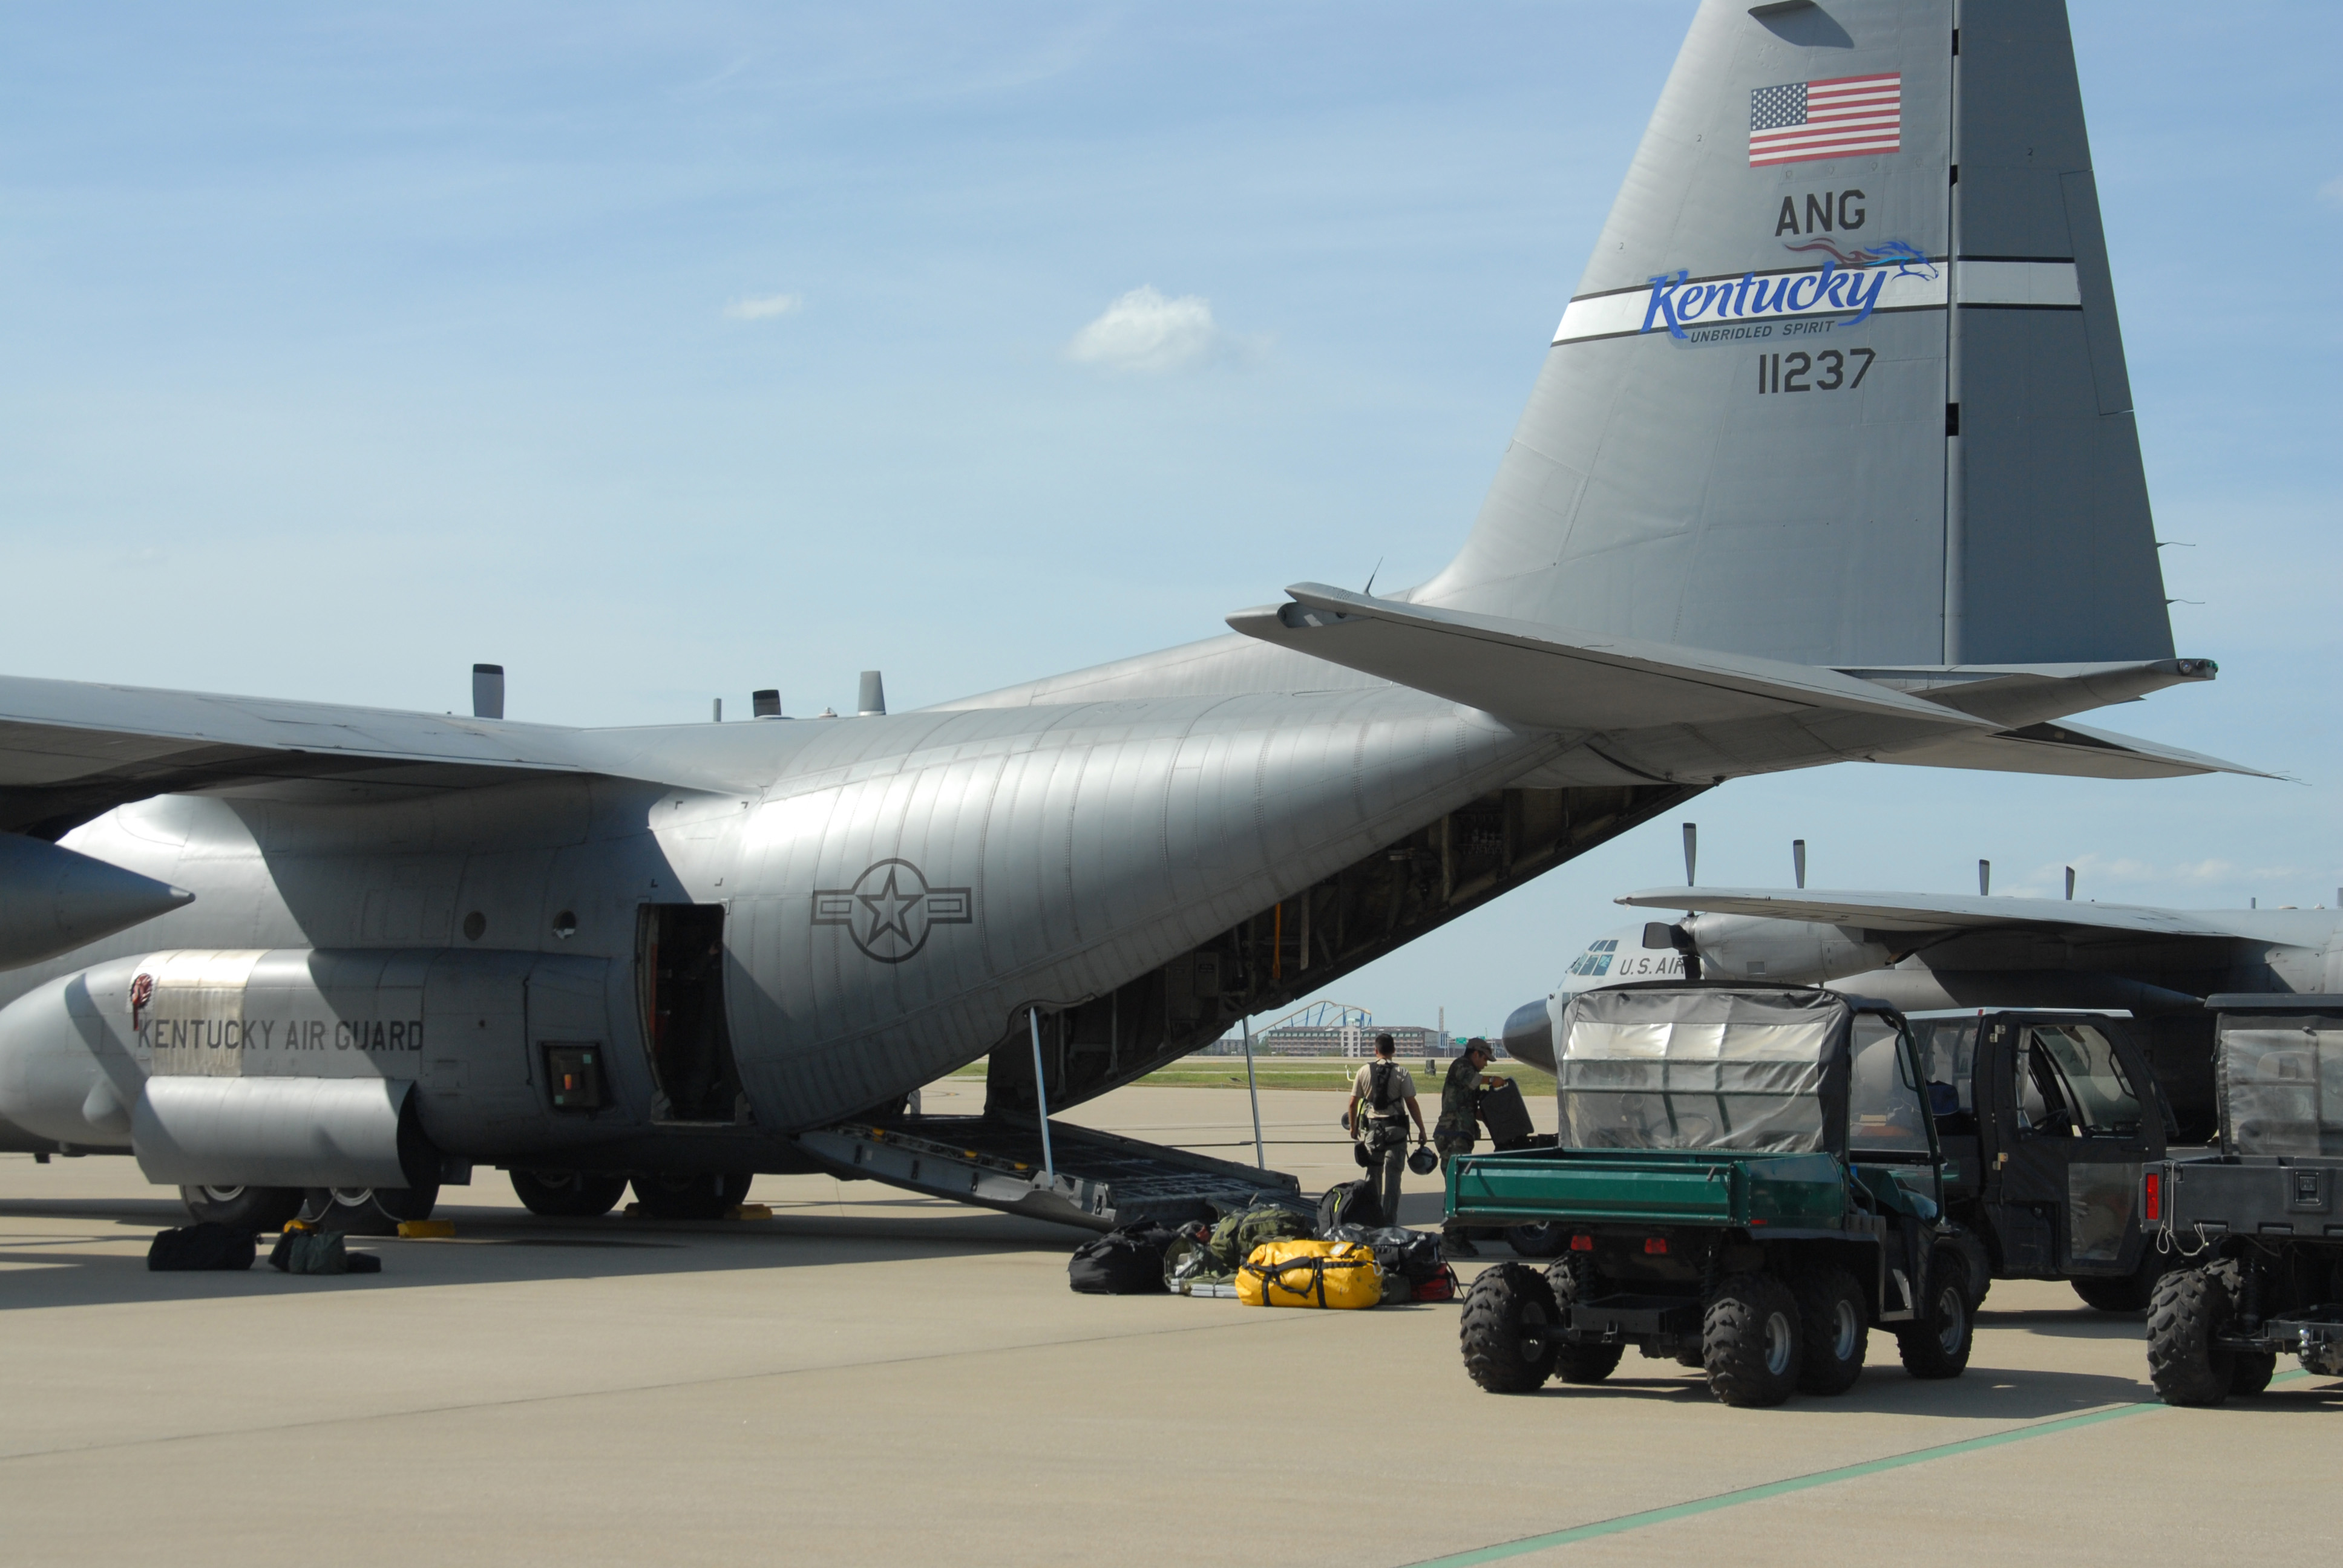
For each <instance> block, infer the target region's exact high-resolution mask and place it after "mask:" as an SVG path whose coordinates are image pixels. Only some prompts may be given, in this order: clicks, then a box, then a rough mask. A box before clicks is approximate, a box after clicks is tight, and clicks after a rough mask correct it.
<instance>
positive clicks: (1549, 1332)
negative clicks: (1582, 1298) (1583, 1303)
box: [1457, 1263, 1562, 1393]
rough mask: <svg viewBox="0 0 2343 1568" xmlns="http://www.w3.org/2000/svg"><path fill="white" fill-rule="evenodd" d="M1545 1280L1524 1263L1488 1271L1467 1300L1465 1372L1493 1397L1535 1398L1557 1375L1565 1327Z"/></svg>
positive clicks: (1462, 1335) (1462, 1329)
mask: <svg viewBox="0 0 2343 1568" xmlns="http://www.w3.org/2000/svg"><path fill="white" fill-rule="evenodd" d="M1561 1321H1562V1320H1561V1313H1560V1312H1559V1311H1558V1309H1557V1308H1556V1307H1555V1305H1554V1292H1553V1290H1552V1289H1551V1288H1550V1287H1548V1286H1547V1284H1546V1282H1545V1276H1544V1275H1543V1274H1540V1273H1539V1272H1538V1271H1536V1270H1534V1269H1532V1268H1530V1267H1528V1266H1527V1265H1525V1264H1522V1263H1499V1264H1497V1265H1496V1266H1495V1267H1494V1268H1491V1269H1484V1270H1483V1271H1482V1272H1481V1277H1480V1278H1479V1279H1477V1280H1475V1281H1473V1289H1472V1291H1471V1292H1470V1293H1468V1294H1467V1295H1466V1296H1465V1298H1464V1311H1463V1316H1462V1320H1461V1322H1460V1323H1459V1325H1458V1328H1457V1338H1458V1341H1459V1342H1460V1343H1461V1345H1462V1348H1463V1352H1464V1372H1465V1374H1466V1375H1467V1376H1469V1377H1470V1378H1471V1379H1472V1380H1473V1382H1476V1383H1478V1384H1479V1385H1480V1386H1481V1388H1482V1389H1483V1391H1485V1392H1489V1393H1531V1392H1535V1391H1536V1390H1538V1389H1540V1388H1542V1387H1544V1385H1545V1380H1546V1379H1547V1378H1549V1377H1551V1376H1553V1375H1554V1352H1555V1350H1556V1348H1557V1346H1558V1344H1559V1341H1558V1340H1557V1338H1556V1337H1555V1333H1554V1330H1555V1328H1556V1326H1557V1325H1558V1324H1559V1323H1560V1322H1561Z"/></svg>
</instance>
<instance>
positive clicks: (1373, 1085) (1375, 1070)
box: [1367, 1057, 1407, 1111]
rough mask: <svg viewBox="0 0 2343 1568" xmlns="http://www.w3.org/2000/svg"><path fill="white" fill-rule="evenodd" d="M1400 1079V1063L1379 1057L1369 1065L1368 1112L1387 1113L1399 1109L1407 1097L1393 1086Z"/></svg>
mask: <svg viewBox="0 0 2343 1568" xmlns="http://www.w3.org/2000/svg"><path fill="white" fill-rule="evenodd" d="M1398 1077H1399V1063H1398V1062H1396V1061H1385V1060H1383V1059H1382V1058H1381V1057H1377V1058H1376V1059H1375V1060H1373V1061H1372V1062H1369V1063H1368V1064H1367V1109H1368V1110H1370V1111H1396V1110H1397V1109H1399V1105H1400V1102H1401V1101H1403V1100H1405V1099H1406V1098H1407V1097H1406V1096H1405V1095H1403V1094H1402V1093H1400V1092H1399V1091H1398V1090H1397V1089H1396V1088H1394V1087H1393V1080H1395V1079H1397V1078H1398Z"/></svg>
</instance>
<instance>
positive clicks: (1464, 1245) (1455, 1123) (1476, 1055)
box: [1432, 1035, 1496, 1258]
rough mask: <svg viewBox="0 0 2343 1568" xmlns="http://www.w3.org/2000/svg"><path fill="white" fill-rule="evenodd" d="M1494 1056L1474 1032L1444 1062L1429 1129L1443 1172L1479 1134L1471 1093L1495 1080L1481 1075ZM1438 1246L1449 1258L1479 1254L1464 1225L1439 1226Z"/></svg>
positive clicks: (1478, 1123)
mask: <svg viewBox="0 0 2343 1568" xmlns="http://www.w3.org/2000/svg"><path fill="white" fill-rule="evenodd" d="M1495 1056H1496V1052H1495V1051H1493V1050H1490V1049H1489V1042H1488V1041H1487V1040H1483V1039H1482V1038H1481V1037H1480V1036H1479V1035H1474V1036H1473V1038H1472V1039H1471V1040H1466V1041H1465V1042H1464V1053H1463V1055H1462V1056H1459V1057H1458V1058H1457V1059H1456V1060H1454V1061H1453V1062H1451V1063H1449V1064H1448V1080H1447V1081H1446V1082H1445V1083H1443V1084H1442V1085H1441V1088H1440V1120H1439V1121H1437V1122H1435V1123H1433V1129H1432V1141H1433V1147H1434V1148H1436V1149H1438V1150H1439V1151H1440V1169H1441V1171H1443V1173H1444V1172H1445V1171H1447V1169H1448V1162H1449V1161H1451V1160H1453V1159H1454V1158H1455V1157H1456V1156H1457V1155H1459V1154H1469V1153H1471V1152H1472V1151H1473V1142H1474V1141H1475V1140H1476V1139H1477V1138H1478V1137H1479V1136H1480V1131H1481V1122H1480V1118H1479V1117H1477V1116H1476V1115H1474V1114H1473V1093H1474V1092H1475V1091H1478V1090H1480V1089H1483V1088H1484V1087H1486V1086H1488V1085H1489V1084H1490V1083H1493V1081H1494V1080H1492V1079H1484V1078H1483V1077H1482V1076H1481V1074H1482V1071H1483V1070H1484V1069H1485V1068H1487V1067H1488V1065H1489V1063H1490V1062H1491V1061H1492V1060H1494V1058H1495ZM1440 1250H1441V1251H1443V1252H1444V1253H1445V1254H1447V1255H1448V1256H1449V1257H1452V1258H1477V1257H1479V1256H1480V1255H1481V1249H1480V1248H1478V1247H1475V1246H1474V1245H1473V1238H1472V1237H1471V1236H1469V1235H1467V1234H1466V1233H1465V1231H1464V1228H1463V1226H1461V1225H1457V1224H1454V1223H1450V1224H1447V1225H1443V1226H1442V1227H1441V1231H1440Z"/></svg>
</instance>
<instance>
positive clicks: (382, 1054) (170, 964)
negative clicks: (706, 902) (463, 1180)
mask: <svg viewBox="0 0 2343 1568" xmlns="http://www.w3.org/2000/svg"><path fill="white" fill-rule="evenodd" d="M607 970H608V964H607V963H606V961H605V960H601V959H598V958H585V957H571V956H568V955H555V954H548V953H527V952H504V951H493V950H492V951H473V952H456V951H449V950H417V951H408V950H341V951H335V950H311V949H280V950H274V951H267V950H176V951H166V952H156V953H146V954H142V955H140V956H137V957H135V958H126V959H116V960H111V961H109V962H106V963H103V964H98V965H96V966H95V967H93V968H90V969H87V970H81V971H80V972H79V973H76V974H71V975H65V976H62V977H60V978H58V979H56V980H51V981H49V982H48V983H47V984H45V985H43V986H41V987H40V988H38V989H37V990H32V991H29V992H27V993H26V994H25V995H24V996H22V997H19V998H18V999H17V1000H15V1001H14V1002H12V1003H10V1004H9V1005H8V1006H7V1007H6V1008H5V1009H0V1118H5V1121H8V1122H11V1123H14V1124H15V1126H16V1127H18V1128H20V1129H23V1130H24V1131H26V1132H28V1133H30V1134H32V1135H33V1136H35V1138H37V1139H42V1140H48V1141H54V1142H55V1144H56V1145H57V1146H59V1147H62V1148H66V1149H116V1150H119V1149H129V1150H131V1151H134V1152H135V1153H136V1155H137V1156H138V1161H139V1165H140V1167H141V1169H142V1170H144V1171H146V1176H147V1179H148V1180H150V1181H160V1182H165V1183H167V1184H177V1185H197V1184H219V1185H234V1184H238V1183H253V1184H256V1185H261V1186H282V1187H341V1186H375V1187H401V1186H412V1185H416V1184H417V1183H419V1182H421V1181H425V1180H436V1179H437V1170H436V1166H437V1160H438V1159H439V1157H440V1156H441V1155H442V1154H445V1155H448V1156H453V1157H456V1158H458V1159H461V1160H467V1161H470V1160H495V1159H498V1158H499V1157H500V1156H503V1155H505V1154H507V1153H508V1152H513V1151H534V1152H542V1151H545V1150H546V1149H547V1148H548V1146H554V1147H558V1146H559V1145H560V1144H562V1143H564V1142H570V1143H585V1142H591V1141H597V1140H603V1141H607V1140H608V1139H609V1138H611V1137H612V1136H613V1135H614V1133H615V1134H623V1133H624V1132H625V1131H629V1130H630V1129H631V1128H632V1127H633V1126H634V1124H635V1123H636V1122H637V1121H639V1119H640V1116H641V1114H643V1113H644V1111H646V1110H647V1108H648V1107H649V1101H650V1096H649V1091H648V1085H647V1084H646V1083H638V1082H636V1081H634V1075H633V1073H632V1072H631V1070H630V1069H629V1068H628V1067H627V1066H623V1065H620V1064H621V1063H623V1062H631V1061H633V1060H637V1059H638V1058H639V1052H631V1051H628V1052H613V1051H610V1050H607V1049H606V1048H607V1045H608V1040H609V1039H610V1035H611V1029H610V1021H611V1019H612V1016H613V1014H612V1010H611V1006H610V998H609V995H608V988H609V985H610V984H611V980H610V978H609V976H608V973H607ZM580 1052H586V1053H589V1055H590V1059H591V1060H592V1062H593V1064H594V1066H593V1070H592V1073H591V1075H590V1076H591V1079H592V1083H591V1090H592V1092H591V1093H589V1094H585V1095H583V1096H581V1095H579V1094H578V1093H576V1092H570V1093H567V1094H565V1095H563V1096H559V1097H557V1096H556V1095H555V1094H554V1093H553V1091H552V1087H551V1081H550V1080H551V1077H552V1074H553V1073H554V1072H555V1071H556V1070H570V1069H572V1068H574V1066H575V1064H576V1063H578V1061H579V1060H581V1059H580V1056H579V1053H580Z"/></svg>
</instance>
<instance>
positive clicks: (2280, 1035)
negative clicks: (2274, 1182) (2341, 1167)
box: [2221, 1018, 2343, 1155]
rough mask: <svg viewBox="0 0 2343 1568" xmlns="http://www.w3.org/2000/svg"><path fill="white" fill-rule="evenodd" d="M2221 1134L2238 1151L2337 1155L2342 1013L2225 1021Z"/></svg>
mask: <svg viewBox="0 0 2343 1568" xmlns="http://www.w3.org/2000/svg"><path fill="white" fill-rule="evenodd" d="M2221 1139H2222V1141H2223V1143H2224V1144H2226V1145H2227V1147H2228V1149H2229V1150H2230V1151H2232V1152H2235V1153H2238V1154H2300V1155H2343V1019H2333V1018H2285V1019H2279V1018H2257V1019H2253V1020H2250V1021H2246V1020H2239V1021H2238V1022H2237V1023H2235V1024H2233V1023H2232V1022H2231V1021H2230V1020H2228V1019H2226V1018H2225V1019H2223V1020H2221Z"/></svg>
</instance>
